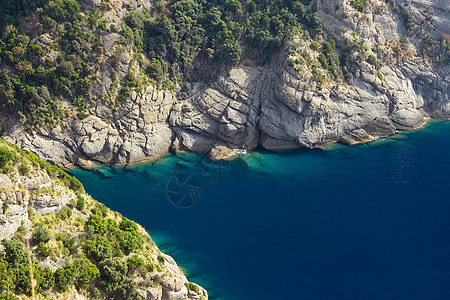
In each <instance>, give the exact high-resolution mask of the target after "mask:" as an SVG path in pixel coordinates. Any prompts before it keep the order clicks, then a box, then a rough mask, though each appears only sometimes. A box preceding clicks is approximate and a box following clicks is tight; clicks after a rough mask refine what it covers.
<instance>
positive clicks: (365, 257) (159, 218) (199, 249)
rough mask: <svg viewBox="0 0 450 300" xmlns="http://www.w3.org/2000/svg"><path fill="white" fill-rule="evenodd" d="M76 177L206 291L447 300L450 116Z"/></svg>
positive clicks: (253, 297)
mask: <svg viewBox="0 0 450 300" xmlns="http://www.w3.org/2000/svg"><path fill="white" fill-rule="evenodd" d="M72 173H73V174H74V175H76V176H77V177H78V178H79V179H80V180H81V181H82V182H83V184H84V186H85V189H86V191H87V192H88V193H90V194H91V195H92V196H93V197H94V198H95V199H97V200H99V201H101V202H103V203H105V204H106V205H107V206H108V207H110V208H112V209H114V210H117V211H119V212H121V213H122V214H123V215H124V216H126V217H128V218H130V219H132V220H135V221H136V222H138V223H140V224H142V225H143V226H144V227H145V228H146V229H147V230H148V231H149V232H150V234H151V236H152V237H153V239H154V241H155V242H156V244H157V245H158V246H159V247H160V249H161V250H162V251H164V252H166V253H168V254H170V255H172V256H173V257H174V258H175V259H176V261H177V262H178V264H179V265H181V266H182V267H184V268H185V269H186V271H187V275H188V278H189V279H190V280H191V281H194V282H197V283H199V284H201V285H203V286H204V287H205V288H207V289H208V290H209V294H210V299H224V300H265V299H267V300H269V299H270V300H272V299H276V300H278V299H280V300H285V299H286V300H287V299H314V300H315V299H377V300H379V299H408V300H411V299H450V192H449V188H450V122H439V121H434V122H431V123H429V124H428V125H427V126H426V127H425V128H424V129H421V130H418V131H414V132H409V133H401V134H398V135H396V136H394V137H391V138H388V139H380V140H378V141H375V142H372V143H370V144H366V145H360V146H355V147H348V146H330V147H328V148H326V149H324V150H319V149H317V150H297V151H287V152H277V153H274V152H266V151H260V152H255V153H250V154H247V155H245V156H243V157H240V158H237V159H234V160H232V161H228V162H211V161H209V160H207V159H206V158H205V157H203V156H201V155H198V154H187V153H185V154H180V155H178V156H175V155H166V156H164V157H162V158H160V159H159V160H157V161H156V162H153V163H150V164H146V165H142V166H134V167H127V168H110V167H105V166H103V167H101V168H99V169H98V170H94V171H85V170H81V169H75V170H73V171H72ZM177 174H178V176H176V175H177ZM174 176H176V177H174ZM176 180H177V181H178V186H177V181H176ZM169 200H171V201H172V202H171V201H169ZM188 206H192V207H190V208H186V207H188ZM180 207H182V208H180Z"/></svg>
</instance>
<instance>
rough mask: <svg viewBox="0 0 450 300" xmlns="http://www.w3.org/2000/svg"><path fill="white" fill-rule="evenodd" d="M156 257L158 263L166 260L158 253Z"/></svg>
mask: <svg viewBox="0 0 450 300" xmlns="http://www.w3.org/2000/svg"><path fill="white" fill-rule="evenodd" d="M157 259H158V262H159V263H160V264H164V263H165V262H166V260H165V259H164V257H162V256H161V255H158V257H157Z"/></svg>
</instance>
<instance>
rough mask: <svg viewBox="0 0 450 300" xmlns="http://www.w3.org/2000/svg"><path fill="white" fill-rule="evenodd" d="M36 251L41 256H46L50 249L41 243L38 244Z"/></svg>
mask: <svg viewBox="0 0 450 300" xmlns="http://www.w3.org/2000/svg"><path fill="white" fill-rule="evenodd" d="M37 252H38V254H39V255H41V256H43V257H48V256H49V255H50V254H51V252H50V249H49V248H48V247H47V246H46V245H43V244H41V245H39V248H38V250H37Z"/></svg>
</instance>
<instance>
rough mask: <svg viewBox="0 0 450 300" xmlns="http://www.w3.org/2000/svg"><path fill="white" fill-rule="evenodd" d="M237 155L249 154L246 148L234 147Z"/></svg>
mask: <svg viewBox="0 0 450 300" xmlns="http://www.w3.org/2000/svg"><path fill="white" fill-rule="evenodd" d="M233 152H234V154H235V155H244V154H247V150H245V149H233Z"/></svg>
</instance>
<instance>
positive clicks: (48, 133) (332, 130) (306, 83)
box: [2, 0, 450, 168]
mask: <svg viewBox="0 0 450 300" xmlns="http://www.w3.org/2000/svg"><path fill="white" fill-rule="evenodd" d="M372 2H373V3H371V6H370V7H369V8H368V9H367V10H365V13H367V14H368V15H367V16H366V17H364V18H362V17H361V13H360V12H359V11H358V10H356V9H355V8H354V7H352V5H350V4H349V3H346V2H344V3H341V1H337V0H333V1H324V0H315V1H312V3H311V5H310V6H314V7H315V8H316V10H317V12H318V14H319V16H320V17H321V18H322V21H323V30H324V36H328V37H330V36H331V37H333V40H335V41H336V45H339V47H343V45H348V43H353V44H354V45H359V46H357V47H360V50H352V51H351V52H349V57H348V59H349V60H350V61H352V64H354V65H353V67H352V70H349V71H351V74H349V76H350V78H351V79H350V80H346V81H342V80H340V79H338V78H336V77H333V76H332V75H331V74H330V73H329V72H327V71H323V70H322V71H317V68H316V66H317V63H318V62H317V61H318V56H319V53H320V52H318V51H317V45H313V43H314V41H312V40H310V39H309V40H305V39H304V38H302V37H301V33H294V34H292V36H291V37H289V40H288V41H286V42H285V44H284V46H283V49H281V51H279V54H277V55H276V56H275V57H274V58H273V59H272V61H271V62H270V63H269V64H267V65H265V66H256V65H255V64H254V63H252V62H248V61H244V62H241V63H240V64H239V65H237V66H235V67H232V68H231V69H229V70H228V71H227V72H224V73H222V75H220V76H218V78H217V80H215V81H214V82H213V83H209V84H206V83H200V82H197V83H189V82H186V83H185V84H184V85H183V86H182V87H178V88H176V91H169V90H164V89H158V88H157V87H155V86H153V85H147V86H144V87H143V88H141V89H140V91H133V92H131V94H130V96H129V97H127V98H126V99H125V100H124V102H123V103H121V104H120V106H114V105H111V103H107V102H103V101H94V100H92V101H91V102H90V103H86V105H87V112H88V116H87V117H86V118H84V119H82V120H78V119H77V118H76V117H69V118H67V119H65V120H64V121H62V122H60V125H57V126H56V127H48V126H45V125H41V127H39V128H38V129H36V130H35V131H34V132H31V131H27V130H25V129H24V122H25V121H24V120H21V121H20V120H17V119H14V118H9V119H8V116H4V117H2V119H3V124H4V125H5V129H6V130H5V133H4V135H3V136H4V137H5V139H7V140H8V141H10V142H12V143H14V144H16V145H18V146H19V147H21V148H22V149H26V150H30V151H33V152H35V153H36V154H38V155H39V156H40V157H42V158H43V159H45V160H48V161H51V162H54V163H55V164H57V165H58V166H60V167H64V168H68V167H70V166H73V165H76V166H80V167H85V168H86V167H87V168H88V167H90V166H91V165H92V164H94V163H103V164H112V165H128V164H137V163H143V162H147V161H151V160H154V159H156V158H158V157H160V156H161V155H164V154H165V153H167V152H169V151H174V152H177V151H193V152H202V153H209V154H210V157H211V158H215V159H220V158H225V157H229V156H230V153H231V152H230V151H231V149H233V148H243V149H246V150H253V149H256V148H257V147H262V148H264V149H267V150H282V149H297V148H316V147H321V146H323V145H327V144H330V143H344V144H349V145H353V144H358V143H364V142H367V141H370V140H372V139H373V138H374V137H377V136H390V135H393V134H394V133H395V132H396V131H397V130H401V131H403V130H413V129H416V128H418V127H420V126H421V124H423V123H424V121H426V120H427V119H449V118H450V65H449V64H448V63H447V64H445V63H444V64H443V65H440V66H433V65H431V64H428V63H427V61H426V60H422V59H421V58H420V57H416V56H414V55H415V54H416V53H417V52H418V49H420V48H421V46H422V41H421V40H420V39H419V38H417V37H416V36H411V29H409V30H410V31H409V33H408V31H407V28H406V26H405V24H404V22H403V21H402V20H401V18H400V17H401V16H400V15H399V14H400V13H401V9H406V8H407V9H408V10H407V11H408V13H410V14H411V15H412V17H413V18H414V19H415V20H417V21H420V20H422V21H421V22H422V23H424V24H425V25H426V26H427V30H429V32H430V34H431V35H432V36H434V37H440V36H446V35H448V34H450V32H449V31H448V26H445V24H449V22H450V17H449V14H448V10H447V9H448V8H446V4H445V3H444V2H445V1H441V0H431V1H428V2H429V3H428V2H427V3H428V4H429V7H431V8H432V9H434V10H433V11H431V12H430V11H429V10H424V9H423V5H422V2H423V1H414V2H411V3H410V4H408V3H406V2H405V1H399V3H398V6H397V8H396V9H394V8H392V7H390V8H387V7H385V6H383V5H384V4H383V3H384V2H380V1H372ZM404 2H405V3H404ZM91 4H92V5H97V3H96V2H95V1H94V2H93V3H91ZM141 4H142V3H141V1H137V2H136V3H135V2H133V3H130V5H131V8H132V9H140V7H141V6H140V5H141ZM143 5H144V6H143V7H151V3H150V2H148V1H144V4H143ZM408 5H409V6H408ZM405 7H406V8H405ZM131 8H130V9H131ZM141 8H142V7H141ZM114 12H115V14H113V13H114ZM109 14H111V16H110V17H111V18H110V22H111V23H112V24H116V25H120V22H121V18H123V15H124V12H123V11H122V8H120V7H119V6H118V7H115V6H113V10H112V11H111V12H110V13H108V15H109ZM114 16H115V17H114ZM414 30H415V29H414ZM408 34H409V37H408V38H405V36H407V35H408ZM102 38H103V42H104V53H105V56H104V59H103V60H102V61H101V64H100V68H99V70H98V78H100V80H99V81H98V82H96V83H95V84H94V87H93V90H92V92H93V96H94V98H102V97H103V98H104V97H107V98H108V97H109V96H110V95H109V89H113V90H115V91H117V89H118V88H120V83H119V84H118V86H113V84H112V82H111V74H112V73H113V72H114V71H113V69H112V67H111V65H110V60H111V57H112V55H113V53H120V56H119V57H118V58H119V59H118V66H117V68H118V70H119V71H118V76H119V82H120V80H123V78H124V76H125V75H126V74H127V72H129V71H130V70H134V69H136V65H135V64H136V62H133V60H132V57H133V55H134V53H133V50H132V49H130V48H126V45H123V44H121V43H120V41H119V35H118V34H116V33H105V34H104V36H103V37H102ZM399 41H400V42H399ZM401 43H403V44H401ZM352 49H353V48H352ZM358 49H359V48H358ZM445 51H448V50H445ZM399 53H400V54H399ZM362 54H364V56H366V57H372V60H373V59H376V60H377V61H375V62H374V61H372V62H371V63H369V62H370V61H369V62H367V61H365V60H361V55H362ZM381 59H382V60H383V62H382V63H380V61H381ZM308 60H309V61H310V62H308ZM311 61H312V64H311ZM376 62H378V63H379V64H378V65H377V63H376ZM199 67H201V66H199ZM108 87H110V88H108ZM116 96H117V95H116ZM66 105H67V109H68V110H72V111H73V110H74V108H73V107H72V106H71V105H70V103H66Z"/></svg>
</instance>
